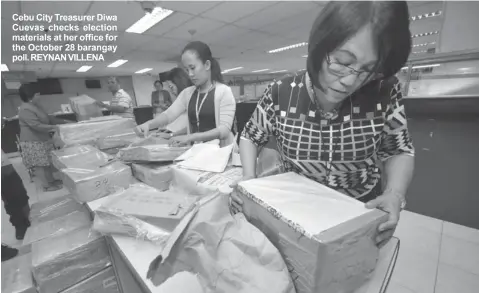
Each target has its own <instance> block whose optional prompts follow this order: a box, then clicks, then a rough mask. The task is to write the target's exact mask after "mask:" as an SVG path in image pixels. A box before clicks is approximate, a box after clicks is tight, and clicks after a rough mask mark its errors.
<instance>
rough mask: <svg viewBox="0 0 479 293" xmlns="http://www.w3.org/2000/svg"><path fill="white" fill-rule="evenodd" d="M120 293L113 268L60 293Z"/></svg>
mask: <svg viewBox="0 0 479 293" xmlns="http://www.w3.org/2000/svg"><path fill="white" fill-rule="evenodd" d="M100 292H101V293H120V289H119V288H118V282H117V280H116V276H115V271H114V270H113V267H111V266H110V267H108V268H106V269H104V270H103V271H101V272H99V273H97V274H95V275H93V276H91V277H90V278H88V279H86V280H83V281H81V282H80V283H78V284H76V285H73V287H70V288H68V289H66V290H65V291H62V292H61V293H100Z"/></svg>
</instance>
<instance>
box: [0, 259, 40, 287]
mask: <svg viewBox="0 0 479 293" xmlns="http://www.w3.org/2000/svg"><path fill="white" fill-rule="evenodd" d="M31 267H32V255H31V254H30V253H28V254H24V255H20V256H17V257H15V258H13V259H11V260H8V261H6V262H2V293H36V292H37V290H36V289H35V286H34V284H33V279H32V271H31Z"/></svg>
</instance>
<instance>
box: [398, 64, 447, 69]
mask: <svg viewBox="0 0 479 293" xmlns="http://www.w3.org/2000/svg"><path fill="white" fill-rule="evenodd" d="M438 66H441V64H431V65H417V66H413V67H412V69H418V68H429V67H438ZM401 69H408V67H407V66H406V67H403V68H401Z"/></svg>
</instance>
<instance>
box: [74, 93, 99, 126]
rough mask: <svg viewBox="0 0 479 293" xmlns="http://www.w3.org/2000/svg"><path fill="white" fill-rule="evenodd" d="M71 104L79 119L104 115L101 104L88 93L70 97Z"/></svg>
mask: <svg viewBox="0 0 479 293" xmlns="http://www.w3.org/2000/svg"><path fill="white" fill-rule="evenodd" d="M70 104H71V106H72V110H73V112H75V114H76V116H77V120H78V121H82V120H88V119H90V118H93V117H100V116H103V112H102V110H101V108H100V106H98V104H97V101H96V100H94V99H92V98H90V97H89V96H87V95H81V96H77V97H72V98H70Z"/></svg>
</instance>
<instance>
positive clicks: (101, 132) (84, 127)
mask: <svg viewBox="0 0 479 293" xmlns="http://www.w3.org/2000/svg"><path fill="white" fill-rule="evenodd" d="M135 126H136V123H135V121H134V120H133V119H123V118H122V119H110V120H100V121H93V122H85V123H70V124H62V125H59V126H58V127H59V138H60V140H61V141H62V142H63V144H64V146H71V145H81V144H94V143H95V142H96V140H97V139H99V138H101V137H107V136H112V135H116V134H121V133H125V131H126V130H129V131H133V129H134V127H135Z"/></svg>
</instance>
